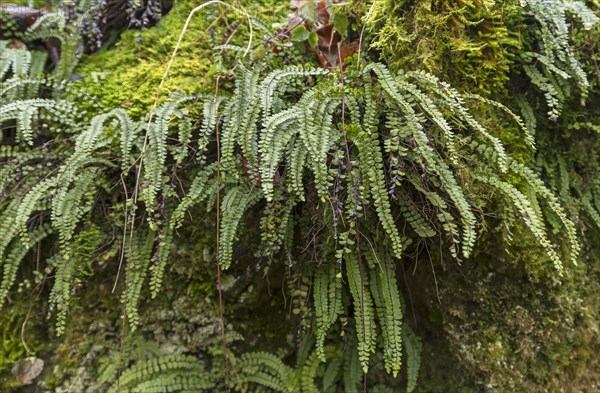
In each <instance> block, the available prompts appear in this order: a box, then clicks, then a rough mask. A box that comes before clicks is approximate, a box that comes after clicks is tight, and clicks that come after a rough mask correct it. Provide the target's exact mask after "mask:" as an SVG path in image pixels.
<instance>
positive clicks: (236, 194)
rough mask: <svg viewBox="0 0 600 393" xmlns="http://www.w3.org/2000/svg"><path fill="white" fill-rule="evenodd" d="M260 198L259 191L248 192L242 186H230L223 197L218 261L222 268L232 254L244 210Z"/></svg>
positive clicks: (228, 264) (227, 265)
mask: <svg viewBox="0 0 600 393" xmlns="http://www.w3.org/2000/svg"><path fill="white" fill-rule="evenodd" d="M261 198H262V193H261V192H260V191H251V192H248V191H247V190H245V189H244V188H243V187H236V188H232V189H231V190H230V191H229V192H228V193H227V195H225V197H224V198H223V202H222V204H221V211H222V212H223V221H222V222H221V233H220V234H219V239H220V248H219V257H220V259H219V263H220V264H221V266H222V269H228V268H229V266H230V265H231V261H232V255H233V251H232V249H233V243H234V240H235V236H236V232H237V228H238V226H239V223H240V221H241V219H242V215H243V214H244V212H245V211H246V210H247V209H248V208H250V207H251V206H252V205H254V204H255V203H256V202H258V201H259V200H260V199H261Z"/></svg>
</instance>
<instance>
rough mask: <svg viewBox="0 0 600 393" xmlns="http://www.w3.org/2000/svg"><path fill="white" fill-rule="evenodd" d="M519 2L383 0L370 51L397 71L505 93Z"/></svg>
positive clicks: (375, 14) (371, 25) (372, 22)
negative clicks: (418, 71) (423, 72)
mask: <svg viewBox="0 0 600 393" xmlns="http://www.w3.org/2000/svg"><path fill="white" fill-rule="evenodd" d="M516 11H518V5H517V4H516V2H515V1H494V0H460V1H448V0H433V1H432V0H401V1H397V0H380V1H377V2H376V3H375V6H374V8H373V11H372V13H371V16H370V18H369V22H368V24H367V26H368V29H367V31H368V32H369V33H370V39H371V48H372V49H375V50H377V51H379V52H380V54H381V58H382V60H383V61H384V62H385V63H386V64H387V65H388V66H389V67H391V68H394V69H400V68H401V69H410V70H414V69H425V70H427V71H429V72H431V73H433V74H435V75H437V76H439V77H441V78H442V79H444V80H446V81H448V82H450V83H452V84H453V85H454V86H457V87H458V88H460V89H462V90H467V91H472V92H478V93H481V94H484V95H488V96H490V95H496V94H498V92H502V93H503V92H504V91H505V84H506V82H507V81H508V79H509V71H510V66H511V64H512V62H513V56H514V53H513V52H514V49H515V48H516V47H517V46H518V45H519V40H518V32H514V31H513V32H511V31H509V30H508V29H507V27H506V23H505V21H506V19H507V18H508V19H515V18H516V15H517V12H516Z"/></svg>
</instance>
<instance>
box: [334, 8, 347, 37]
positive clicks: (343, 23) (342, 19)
mask: <svg viewBox="0 0 600 393" xmlns="http://www.w3.org/2000/svg"><path fill="white" fill-rule="evenodd" d="M333 27H334V28H335V31H337V32H338V33H340V35H341V36H345V35H346V32H347V31H348V17H347V16H346V15H345V14H342V13H341V12H336V13H335V15H334V16H333Z"/></svg>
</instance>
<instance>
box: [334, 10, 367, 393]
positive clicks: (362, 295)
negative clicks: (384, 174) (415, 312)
mask: <svg viewBox="0 0 600 393" xmlns="http://www.w3.org/2000/svg"><path fill="white" fill-rule="evenodd" d="M373 4H375V2H373ZM371 8H373V6H371ZM363 31H364V26H363ZM361 38H362V34H361ZM337 50H338V63H339V66H340V81H341V84H342V133H343V134H344V146H345V148H346V160H347V162H348V170H349V171H350V182H351V183H352V184H353V186H354V187H356V186H357V185H356V184H355V183H354V176H353V175H352V160H351V159H350V147H349V146H348V134H347V132H346V84H345V80H344V59H343V58H342V49H341V44H340V43H339V42H338V44H337ZM354 226H355V232H356V233H355V239H356V240H355V242H356V258H357V262H358V272H359V274H360V318H361V321H362V326H363V329H362V338H363V343H364V342H365V341H366V339H367V337H366V335H367V333H366V332H365V328H366V326H365V285H364V277H363V270H362V261H361V257H360V226H359V222H358V219H357V220H355V221H354ZM363 392H364V393H367V373H365V372H363Z"/></svg>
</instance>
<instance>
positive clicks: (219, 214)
mask: <svg viewBox="0 0 600 393" xmlns="http://www.w3.org/2000/svg"><path fill="white" fill-rule="evenodd" d="M220 78H221V76H220V75H219V76H217V82H216V83H215V98H214V99H213V105H214V106H213V112H214V114H215V135H216V137H217V200H216V204H217V229H216V232H217V236H216V238H217V251H216V252H217V257H216V262H217V289H218V292H219V320H220V322H221V341H222V342H223V360H224V362H225V381H226V383H227V391H229V392H231V384H230V382H229V362H228V361H227V337H225V320H224V318H223V288H222V287H221V251H220V250H221V236H220V231H221V140H220V132H219V118H218V115H217V95H218V94H219V80H220Z"/></svg>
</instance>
